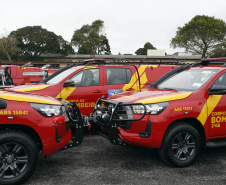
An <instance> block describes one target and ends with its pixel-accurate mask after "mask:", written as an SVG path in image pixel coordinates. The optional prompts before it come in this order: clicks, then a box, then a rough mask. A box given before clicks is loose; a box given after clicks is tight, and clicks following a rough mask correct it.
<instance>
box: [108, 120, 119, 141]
mask: <svg viewBox="0 0 226 185" xmlns="http://www.w3.org/2000/svg"><path fill="white" fill-rule="evenodd" d="M117 132H118V129H117V127H116V124H111V125H110V127H109V136H108V137H109V140H110V142H111V143H112V144H114V145H118V144H119V141H118V136H117Z"/></svg>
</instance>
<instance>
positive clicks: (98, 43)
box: [71, 20, 111, 55]
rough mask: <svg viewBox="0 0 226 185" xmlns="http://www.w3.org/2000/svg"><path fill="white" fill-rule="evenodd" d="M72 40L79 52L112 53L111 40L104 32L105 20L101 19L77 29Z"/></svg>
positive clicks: (93, 53)
mask: <svg viewBox="0 0 226 185" xmlns="http://www.w3.org/2000/svg"><path fill="white" fill-rule="evenodd" d="M71 42H72V44H73V45H74V46H75V47H78V54H92V55H95V54H99V55H100V54H111V49H110V45H109V41H108V39H107V37H106V34H105V32H104V21H101V20H96V21H94V22H93V23H92V24H91V25H88V24H86V25H83V26H82V27H81V28H80V29H77V30H75V32H74V35H73V37H72V39H71Z"/></svg>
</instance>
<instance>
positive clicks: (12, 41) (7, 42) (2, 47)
mask: <svg viewBox="0 0 226 185" xmlns="http://www.w3.org/2000/svg"><path fill="white" fill-rule="evenodd" d="M17 44H18V41H17V39H16V38H15V37H14V36H7V37H3V38H1V39H0V56H1V58H0V59H8V60H12V57H14V56H15V55H16V53H17V52H19V51H20V49H19V48H18V47H17Z"/></svg>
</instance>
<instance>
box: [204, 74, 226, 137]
mask: <svg viewBox="0 0 226 185" xmlns="http://www.w3.org/2000/svg"><path fill="white" fill-rule="evenodd" d="M213 85H220V86H222V87H225V89H226V73H223V74H222V75H221V76H220V77H218V79H217V80H216V81H215V82H214V83H213ZM207 107H208V115H209V116H208V119H207V123H209V133H210V136H211V137H221V136H225V135H226V94H223V93H222V94H220V93H219V94H217V95H210V96H209V98H208V100H207Z"/></svg>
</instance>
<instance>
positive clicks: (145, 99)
mask: <svg viewBox="0 0 226 185" xmlns="http://www.w3.org/2000/svg"><path fill="white" fill-rule="evenodd" d="M191 94H192V92H187V91H175V90H161V89H142V90H138V91H132V92H126V93H120V94H116V95H114V96H112V97H111V99H112V100H115V101H118V102H131V103H143V104H149V103H158V102H165V101H172V100H180V99H184V98H187V97H188V96H190V95H191Z"/></svg>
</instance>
